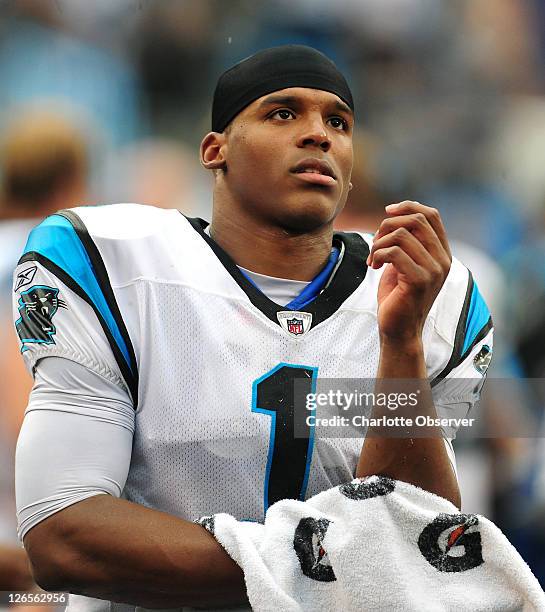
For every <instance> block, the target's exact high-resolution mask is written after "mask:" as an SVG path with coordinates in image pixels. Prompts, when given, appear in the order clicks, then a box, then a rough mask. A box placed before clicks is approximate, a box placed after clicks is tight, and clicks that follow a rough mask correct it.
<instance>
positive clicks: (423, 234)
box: [375, 213, 451, 271]
mask: <svg viewBox="0 0 545 612" xmlns="http://www.w3.org/2000/svg"><path fill="white" fill-rule="evenodd" d="M400 228H405V229H406V230H408V232H409V233H410V234H412V235H413V236H415V237H416V238H417V239H418V240H419V241H420V242H421V243H422V245H423V246H424V248H425V249H426V250H427V251H428V253H429V254H430V255H431V256H432V257H433V258H434V259H435V260H436V261H437V262H438V263H439V264H440V265H441V267H442V268H443V269H444V270H446V271H448V270H449V268H450V262H451V258H450V256H449V253H447V252H446V251H445V249H444V247H443V245H442V244H441V242H440V241H439V237H438V236H437V234H436V233H435V231H434V230H433V228H432V226H431V225H430V224H429V221H428V220H427V218H426V217H425V215H424V214H423V213H414V214H410V215H401V216H399V217H390V218H387V219H384V221H383V222H382V223H381V224H380V227H379V229H378V231H377V233H376V234H375V242H377V240H378V239H381V238H382V237H384V236H387V235H388V234H392V233H394V232H396V231H398V230H399V229H400Z"/></svg>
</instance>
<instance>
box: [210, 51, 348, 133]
mask: <svg viewBox="0 0 545 612" xmlns="http://www.w3.org/2000/svg"><path fill="white" fill-rule="evenodd" d="M287 87H309V88H311V89H321V90H323V91H329V92H331V93H334V94H335V95H337V96H339V98H341V100H344V101H345V102H346V103H347V104H348V106H349V107H350V108H351V109H352V110H354V101H353V100H352V93H351V92H350V87H349V86H348V83H347V82H346V79H345V78H344V76H343V75H342V74H341V73H340V72H339V70H338V68H337V66H335V64H334V63H333V62H332V61H331V60H330V59H329V58H328V57H326V56H325V55H324V54H323V53H321V52H320V51H317V50H316V49H313V48H312V47H306V46H305V45H284V46H282V47H272V48H270V49H264V50H263V51H259V52H258V53H255V54H254V55H251V56H250V57H247V58H246V59H244V60H242V61H241V62H239V63H238V64H236V65H235V66H233V67H232V68H229V70H227V71H225V72H224V73H223V74H222V75H221V76H220V78H219V79H218V84H217V85H216V90H215V92H214V101H213V103H212V131H214V132H223V130H224V129H225V128H226V127H227V125H228V124H229V123H230V122H231V121H232V120H233V119H234V118H235V117H236V115H238V114H239V113H240V111H241V110H243V109H244V108H246V107H247V106H248V105H249V104H251V103H252V102H253V101H254V100H257V99H258V98H261V96H264V95H266V94H268V93H271V92H273V91H278V90H279V89H286V88H287Z"/></svg>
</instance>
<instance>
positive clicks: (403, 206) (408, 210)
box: [386, 200, 452, 259]
mask: <svg viewBox="0 0 545 612" xmlns="http://www.w3.org/2000/svg"><path fill="white" fill-rule="evenodd" d="M413 213H422V214H423V215H424V216H425V217H426V219H427V220H428V223H429V224H430V225H431V227H432V228H433V231H434V232H435V233H436V235H437V237H438V238H439V241H440V243H441V244H442V245H443V248H444V249H445V251H446V252H447V254H448V256H449V258H450V259H452V255H451V252H450V247H449V244H448V239H447V232H446V231H445V226H444V225H443V220H442V219H441V215H440V214H439V211H438V210H437V209H436V208H432V207H431V206H426V205H424V204H420V202H413V201H411V200H405V201H404V202H399V203H397V204H389V205H388V206H386V214H387V215H388V216H389V217H394V216H399V215H410V214H413Z"/></svg>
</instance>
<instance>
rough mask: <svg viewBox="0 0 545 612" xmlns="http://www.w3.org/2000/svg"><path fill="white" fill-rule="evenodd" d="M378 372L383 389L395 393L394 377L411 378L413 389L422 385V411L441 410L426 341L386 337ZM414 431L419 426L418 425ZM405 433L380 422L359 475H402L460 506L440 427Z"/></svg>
mask: <svg viewBox="0 0 545 612" xmlns="http://www.w3.org/2000/svg"><path fill="white" fill-rule="evenodd" d="M377 378H378V379H379V380H378V383H377V391H379V392H380V391H382V392H385V393H389V392H390V391H391V389H392V387H390V388H389V385H388V380H391V379H400V378H406V379H411V381H410V383H409V385H410V389H411V391H412V392H414V391H415V390H418V398H419V401H418V405H417V413H418V414H419V415H424V416H428V415H429V416H431V417H434V418H435V417H436V416H437V413H436V410H435V406H434V405H433V401H432V397H431V389H430V385H429V383H428V380H427V377H426V365H425V362H424V351H423V348H422V343H421V342H418V341H414V342H413V343H411V342H406V343H401V342H398V343H390V342H387V341H384V342H382V344H381V356H380V365H379V371H378V376H377ZM397 382H399V380H397ZM395 388H396V390H397V391H399V390H400V387H399V385H398V384H397V383H396V384H395ZM381 410H382V411H381V414H380V415H379V414H377V413H375V415H374V416H381V415H382V413H383V412H384V410H383V409H381ZM386 412H388V411H387V410H386ZM414 414H416V412H415V413H414ZM390 416H391V413H390ZM413 433H415V434H416V433H419V432H415V431H413ZM399 434H400V431H399V430H398V431H397V432H396V437H388V432H387V431H385V430H382V431H381V430H380V428H376V430H375V431H370V432H368V434H367V438H366V440H365V443H364V445H363V449H362V451H361V454H360V460H359V463H358V468H357V471H356V475H357V476H358V477H359V478H363V477H365V476H371V475H373V474H380V475H383V476H389V477H390V478H393V479H395V480H402V481H404V482H408V483H410V484H413V485H416V486H417V487H420V488H421V489H425V490H426V491H430V492H431V493H435V494H436V495H439V496H441V497H444V498H445V499H448V500H449V501H451V502H452V503H453V504H454V505H455V506H457V507H458V508H459V507H460V505H461V501H460V491H459V488H458V481H457V479H456V475H455V473H454V470H453V468H452V464H451V462H450V459H449V458H448V455H447V451H446V449H445V444H444V442H443V437H442V435H441V432H440V430H439V428H436V427H429V428H427V432H426V435H428V434H429V435H430V436H433V437H429V438H427V437H426V438H424V437H417V436H416V435H415V437H411V435H410V432H408V434H407V435H406V436H402V437H398V436H399Z"/></svg>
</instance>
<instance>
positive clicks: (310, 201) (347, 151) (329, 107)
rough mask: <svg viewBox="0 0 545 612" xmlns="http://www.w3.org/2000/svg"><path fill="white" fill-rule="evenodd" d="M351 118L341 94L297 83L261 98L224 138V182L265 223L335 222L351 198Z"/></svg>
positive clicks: (302, 226)
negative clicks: (295, 85) (349, 192)
mask: <svg viewBox="0 0 545 612" xmlns="http://www.w3.org/2000/svg"><path fill="white" fill-rule="evenodd" d="M352 131H353V115H352V112H351V110H350V108H349V107H348V106H347V105H346V104H345V103H344V102H343V101H342V100H341V99H340V98H339V97H338V96H336V95H335V94H332V93H329V92H326V91H321V90H317V89H307V88H303V87H291V88H288V89H282V90H280V91H275V92H273V93H272V94H268V95H266V96H263V97H261V98H259V99H258V100H255V101H254V102H253V103H252V104H250V105H249V106H248V107H247V108H245V109H244V110H243V111H242V112H241V113H240V114H239V115H237V117H235V119H234V120H233V121H232V123H231V125H230V128H229V129H228V130H227V132H226V135H225V138H226V140H225V147H224V154H225V162H226V172H225V173H224V175H223V176H222V180H223V181H225V184H226V186H227V188H228V190H229V192H230V193H231V194H232V196H233V197H234V198H235V200H236V201H237V202H238V203H239V204H240V205H241V206H242V207H244V208H246V211H247V212H249V213H251V214H252V215H256V216H257V218H261V219H262V220H263V221H264V222H266V223H267V224H273V225H278V226H280V227H283V228H285V229H287V230H291V231H302V232H308V231H312V230H315V229H317V228H319V227H321V226H323V225H325V224H327V223H330V222H332V221H333V219H334V218H335V216H336V215H337V213H338V212H339V211H340V210H341V209H342V207H343V206H344V204H345V202H346V198H347V195H348V189H349V182H350V175H351V172H352Z"/></svg>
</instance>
